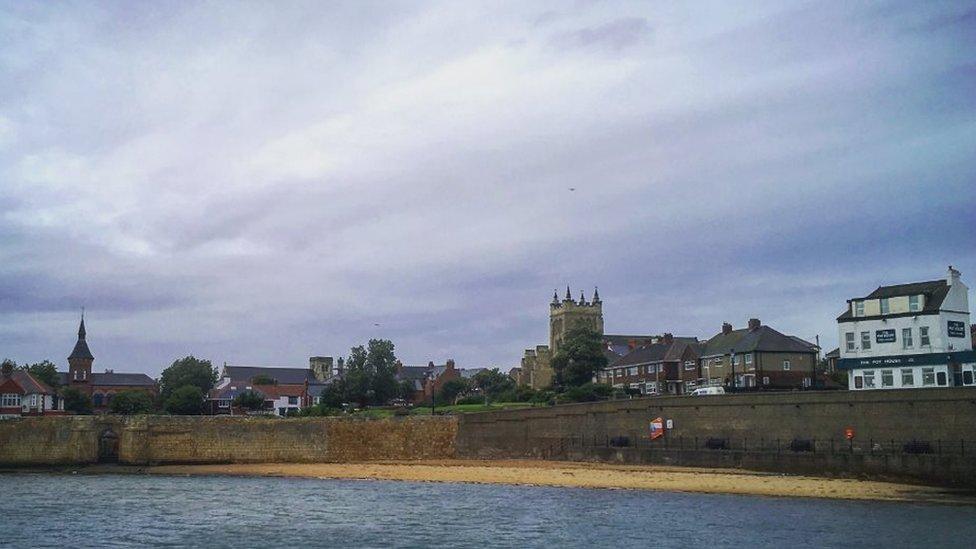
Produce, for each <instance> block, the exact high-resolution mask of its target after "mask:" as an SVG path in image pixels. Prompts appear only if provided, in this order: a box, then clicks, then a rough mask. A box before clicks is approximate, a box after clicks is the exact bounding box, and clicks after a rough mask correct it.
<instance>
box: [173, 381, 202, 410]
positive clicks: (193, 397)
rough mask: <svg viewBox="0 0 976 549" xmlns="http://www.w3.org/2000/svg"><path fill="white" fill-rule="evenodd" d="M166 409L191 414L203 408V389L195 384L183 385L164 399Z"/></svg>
mask: <svg viewBox="0 0 976 549" xmlns="http://www.w3.org/2000/svg"><path fill="white" fill-rule="evenodd" d="M165 407H166V411H167V412H169V413H171V414H177V415H183V416H191V415H196V414H199V413H200V412H201V411H202V410H203V391H201V390H200V387H197V386H196V385H184V386H182V387H180V388H179V389H176V390H174V391H173V392H172V393H170V395H169V397H168V398H166V400H165Z"/></svg>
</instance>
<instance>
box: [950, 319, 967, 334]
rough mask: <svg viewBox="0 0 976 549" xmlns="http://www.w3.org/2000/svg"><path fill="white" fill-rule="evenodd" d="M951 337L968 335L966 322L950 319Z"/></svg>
mask: <svg viewBox="0 0 976 549" xmlns="http://www.w3.org/2000/svg"><path fill="white" fill-rule="evenodd" d="M948 331H949V337H966V323H965V322H959V321H957V320H950V321H949V330H948Z"/></svg>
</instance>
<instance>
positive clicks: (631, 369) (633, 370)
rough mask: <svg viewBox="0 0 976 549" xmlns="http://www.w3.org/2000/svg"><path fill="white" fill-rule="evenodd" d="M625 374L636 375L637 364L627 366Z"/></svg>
mask: <svg viewBox="0 0 976 549" xmlns="http://www.w3.org/2000/svg"><path fill="white" fill-rule="evenodd" d="M627 375H629V376H636V375H637V366H633V367H631V368H627Z"/></svg>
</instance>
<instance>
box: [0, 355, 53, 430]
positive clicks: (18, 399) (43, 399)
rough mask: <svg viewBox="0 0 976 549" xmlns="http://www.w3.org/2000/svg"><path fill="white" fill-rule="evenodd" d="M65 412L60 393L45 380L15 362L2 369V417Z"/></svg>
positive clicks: (0, 415) (0, 376)
mask: <svg viewBox="0 0 976 549" xmlns="http://www.w3.org/2000/svg"><path fill="white" fill-rule="evenodd" d="M59 414H64V406H63V404H62V403H61V402H60V399H59V398H58V395H57V394H56V392H55V391H54V389H52V388H51V387H50V386H48V385H47V384H46V383H44V382H43V381H40V380H39V379H37V378H35V377H34V376H32V375H30V373H28V372H25V371H23V370H16V369H14V367H13V364H10V363H9V362H8V363H5V364H4V365H3V368H2V369H0V419H3V418H10V417H21V416H46V415H59Z"/></svg>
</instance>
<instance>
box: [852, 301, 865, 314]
mask: <svg viewBox="0 0 976 549" xmlns="http://www.w3.org/2000/svg"><path fill="white" fill-rule="evenodd" d="M854 316H864V302H863V301H855V302H854Z"/></svg>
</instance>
